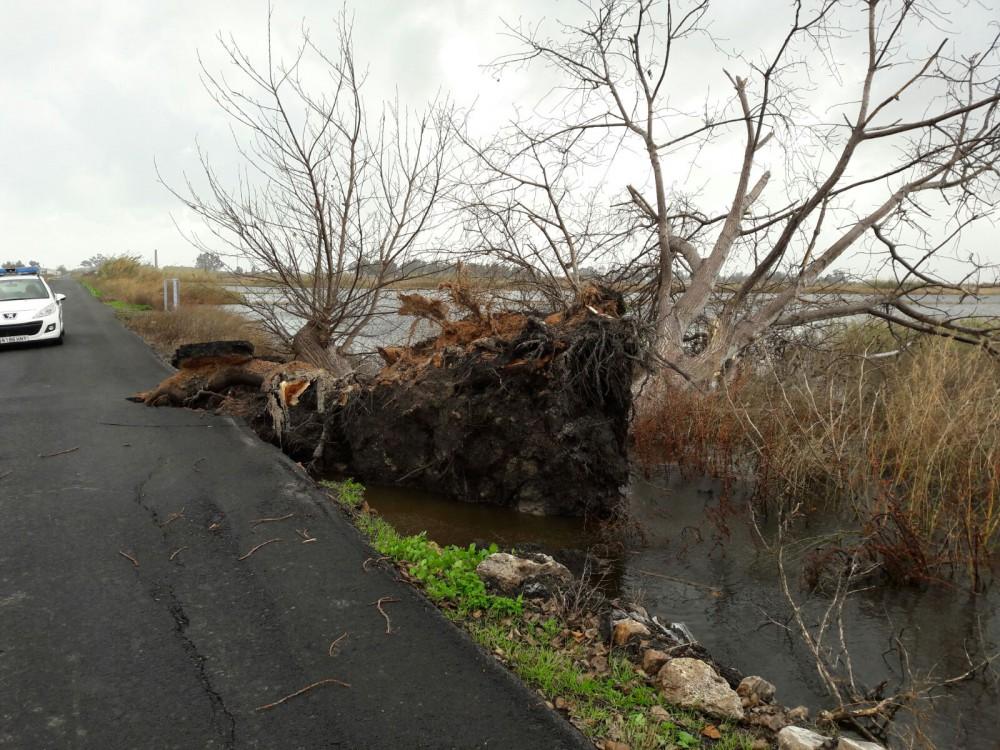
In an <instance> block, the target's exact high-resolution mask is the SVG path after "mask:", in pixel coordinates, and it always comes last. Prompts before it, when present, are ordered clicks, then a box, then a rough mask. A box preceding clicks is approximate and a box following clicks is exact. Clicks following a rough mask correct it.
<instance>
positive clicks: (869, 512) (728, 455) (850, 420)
mask: <svg viewBox="0 0 1000 750" xmlns="http://www.w3.org/2000/svg"><path fill="white" fill-rule="evenodd" d="M875 343H876V342H875V341H874V340H873V339H872V338H871V335H870V334H865V333H863V332H858V331H849V332H847V333H845V334H843V335H841V336H840V337H839V340H838V342H837V344H836V345H835V346H834V347H833V348H824V349H823V350H821V351H811V352H810V351H806V352H803V351H798V352H795V353H794V354H793V355H787V354H786V355H785V357H783V358H782V359H781V360H780V361H777V362H776V361H774V360H773V359H765V362H766V364H764V365H762V366H759V367H757V368H755V371H754V372H753V373H752V374H750V375H743V376H742V377H740V378H738V379H737V380H736V381H734V382H732V383H730V384H729V385H728V386H727V387H726V388H725V389H722V390H721V391H717V392H712V393H707V394H706V393H700V392H697V391H694V390H691V389H685V388H671V387H667V386H660V389H661V390H660V391H659V393H658V394H657V397H656V398H655V399H648V400H647V401H646V402H645V404H646V406H645V408H644V409H643V411H642V412H641V413H640V414H639V415H638V417H637V419H636V422H635V426H634V437H635V450H636V455H637V458H638V459H639V461H640V463H642V464H644V465H645V466H647V467H651V466H655V465H659V464H663V463H671V464H676V465H678V466H679V467H680V468H681V469H682V470H685V471H689V472H693V473H702V474H710V475H713V476H716V477H721V478H723V479H726V480H734V479H739V478H744V479H750V480H751V481H752V483H753V486H754V491H755V499H756V502H758V503H762V504H766V503H770V504H774V503H785V504H793V503H795V504H798V503H801V504H802V505H803V507H807V508H814V509H818V510H820V511H828V510H830V509H836V510H845V509H846V510H849V511H851V512H852V513H853V514H854V516H855V517H856V519H857V520H858V525H859V531H860V532H862V534H860V535H859V536H861V537H863V539H864V540H865V541H864V544H866V545H867V547H868V550H869V552H870V553H871V554H872V555H873V556H875V557H877V558H878V559H879V560H880V561H881V562H883V563H884V566H885V569H886V570H887V571H888V572H889V573H890V574H892V575H894V576H895V577H897V578H899V579H904V580H921V581H924V580H930V579H937V578H941V577H944V576H948V575H952V574H960V575H961V574H965V575H967V576H968V579H969V580H971V582H972V583H973V585H974V586H975V587H979V586H980V585H981V584H982V582H983V580H984V576H985V575H986V574H987V572H988V570H989V567H990V563H991V561H992V560H993V559H994V558H995V556H996V554H997V552H998V551H1000V367H998V363H997V361H996V359H995V358H994V357H992V356H991V355H990V354H988V353H987V352H985V351H983V350H980V349H976V348H972V347H968V346H963V345H961V344H957V343H954V342H952V341H949V340H946V339H940V338H926V339H922V340H919V341H911V342H909V344H908V345H907V346H906V347H905V348H904V349H903V350H902V351H901V353H900V354H899V355H898V356H896V357H890V358H877V359H872V358H870V357H868V356H867V352H868V351H871V350H872V349H873V348H878V347H877V346H875ZM803 501H805V502H803Z"/></svg>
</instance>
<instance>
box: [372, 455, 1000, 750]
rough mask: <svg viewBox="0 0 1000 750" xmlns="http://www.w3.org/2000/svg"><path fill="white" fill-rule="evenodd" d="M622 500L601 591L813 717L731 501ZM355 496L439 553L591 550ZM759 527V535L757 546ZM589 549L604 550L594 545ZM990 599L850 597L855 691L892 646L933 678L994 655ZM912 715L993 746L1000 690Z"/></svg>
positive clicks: (712, 489) (444, 512)
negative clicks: (768, 684)
mask: <svg viewBox="0 0 1000 750" xmlns="http://www.w3.org/2000/svg"><path fill="white" fill-rule="evenodd" d="M628 496H629V504H630V509H631V516H632V520H633V521H634V522H635V524H637V525H638V527H640V528H641V529H642V531H643V532H644V537H645V538H644V539H643V540H642V541H636V542H635V543H633V544H631V545H630V546H628V547H627V548H625V549H619V550H617V551H616V552H614V553H613V554H612V556H611V559H610V561H609V563H610V564H609V566H608V569H609V575H608V577H607V578H606V579H605V581H604V583H605V585H606V586H607V587H608V588H609V589H610V590H611V591H612V592H614V593H617V592H623V593H627V594H629V595H631V596H633V597H638V598H639V599H640V600H641V601H642V602H643V603H644V604H645V606H646V607H647V608H648V609H649V610H650V612H651V613H655V614H657V615H659V616H660V618H661V619H663V620H669V621H673V622H684V623H685V624H687V625H688V627H689V628H691V630H692V631H693V632H694V634H695V635H696V636H697V637H698V639H699V640H700V641H701V642H702V643H703V644H704V645H705V646H706V647H707V648H708V649H709V651H710V652H711V653H712V654H713V656H714V657H715V658H716V659H717V660H719V661H720V662H722V663H726V664H730V665H732V666H734V667H736V668H738V669H739V670H740V671H742V672H743V673H744V674H760V675H762V676H764V677H766V678H767V679H769V680H771V681H772V682H774V683H775V684H776V685H777V686H778V700H779V701H781V702H782V703H785V704H786V705H791V706H794V705H799V704H804V705H806V706H808V707H809V708H810V709H811V710H812V711H813V712H814V714H815V712H816V711H817V710H819V709H822V708H824V707H829V701H828V700H827V698H826V695H825V693H824V692H823V687H822V683H821V682H820V680H819V678H818V676H817V674H816V669H815V666H814V663H813V662H812V660H811V658H810V656H809V654H808V653H807V651H806V649H805V647H804V646H803V645H802V642H801V639H800V638H799V637H798V636H797V635H796V633H795V632H793V631H792V630H790V629H789V628H793V627H794V625H793V623H792V622H791V621H790V620H789V612H790V610H789V606H788V603H787V602H786V600H785V599H784V597H783V595H782V593H781V588H780V585H779V578H778V574H777V566H776V563H775V559H774V556H773V555H772V554H771V553H769V552H768V551H767V550H766V549H765V548H764V546H763V544H762V543H761V540H760V538H759V537H758V536H757V534H756V532H754V530H753V529H752V527H751V525H750V524H749V523H748V519H747V516H746V514H745V513H744V512H743V508H742V507H741V504H740V503H739V501H737V500H730V501H726V502H725V503H721V504H720V493H719V487H718V485H717V484H716V483H715V482H713V481H711V480H702V481H688V480H685V479H683V478H681V477H679V476H678V475H677V474H676V473H673V474H669V475H666V476H663V477H659V478H655V479H647V478H643V477H640V476H636V477H634V478H633V480H632V483H631V486H630V487H629V491H628ZM367 498H368V502H369V504H370V505H371V506H372V507H373V508H375V509H376V510H377V511H378V512H379V513H381V514H382V515H383V516H384V517H385V518H386V520H388V521H389V522H390V523H392V524H393V525H394V526H396V527H397V528H398V529H399V530H400V531H401V532H404V533H417V532H420V531H426V532H427V535H428V537H429V538H431V539H433V540H435V541H437V542H438V543H441V544H458V545H467V544H469V543H471V542H477V543H483V542H489V541H493V542H496V543H497V544H498V545H500V546H501V547H510V546H515V547H516V546H518V545H521V546H522V547H528V548H530V549H538V548H541V549H544V550H546V551H550V552H553V553H554V554H556V555H557V556H559V555H560V550H563V551H565V550H567V549H572V550H586V549H588V548H591V547H592V545H595V544H599V542H600V540H599V539H598V538H597V537H596V536H595V535H594V534H592V533H591V532H589V531H588V530H587V529H585V528H584V525H583V523H582V522H581V521H579V520H578V519H566V518H543V517H538V516H528V515H523V514H519V513H517V512H516V511H511V510H507V509H500V508H494V507H488V506H482V505H467V504H464V503H460V502H454V501H449V500H447V499H444V498H442V497H439V496H435V495H433V494H430V493H424V492H416V491H410V490H401V489H398V488H380V487H372V488H369V489H368V492H367ZM835 525H836V522H835V520H834V519H824V521H823V522H822V528H807V529H802V530H800V532H799V538H800V539H805V538H808V537H811V536H818V535H822V534H827V533H829V532H830V531H832V530H833V528H834V527H835ZM771 531H772V530H770V529H768V528H766V527H764V528H763V529H762V533H763V536H764V538H768V537H769V536H770V532H771ZM597 549H599V551H600V554H602V555H604V556H605V557H607V556H608V555H609V554H610V553H609V552H608V549H607V547H606V546H602V547H599V548H597ZM573 557H574V558H575V559H577V560H578V559H579V558H580V557H581V555H579V554H576V555H574V556H573ZM788 569H789V571H790V572H789V580H790V582H791V587H792V591H793V594H794V595H795V596H796V597H797V598H798V599H799V601H801V602H804V603H805V611H806V612H807V621H809V622H816V621H818V620H819V617H820V615H821V614H822V611H823V610H824V609H825V607H826V605H827V604H829V600H825V599H822V598H815V597H814V598H810V597H808V595H807V593H806V592H805V590H804V589H802V588H801V587H800V586H799V585H798V580H797V578H798V577H797V575H796V560H795V558H794V557H793V558H791V559H790V561H789V564H788ZM998 594H1000V590H998V589H997V587H995V586H994V587H993V588H992V589H991V590H989V591H987V592H986V593H985V594H980V595H971V594H969V593H967V592H965V591H962V590H960V589H959V588H957V587H936V588H928V589H914V588H880V589H876V590H871V591H866V592H862V593H860V594H856V595H854V596H852V597H851V598H850V599H849V600H848V603H847V605H846V606H845V609H844V626H845V633H846V638H847V642H848V645H849V650H850V653H851V656H852V660H853V668H854V670H855V675H856V678H857V680H858V683H859V684H863V685H867V686H873V685H877V684H878V683H879V682H881V681H882V680H889V683H890V685H892V684H894V683H895V681H897V680H898V679H899V676H900V674H901V661H900V656H901V654H900V651H899V649H898V648H896V647H895V646H894V642H895V639H896V638H898V640H899V642H900V643H902V644H903V645H904V646H905V648H906V651H907V653H908V658H909V669H910V670H911V671H912V673H913V674H915V675H918V676H921V677H925V676H927V675H928V674H932V675H933V676H936V677H937V678H938V679H944V678H948V677H952V676H954V675H957V674H960V673H962V672H964V671H965V670H966V669H967V668H968V662H967V660H966V656H965V653H966V652H965V649H966V648H969V649H970V650H973V651H974V650H976V649H979V648H981V645H982V644H983V642H984V641H985V642H986V643H987V644H991V645H992V647H993V649H994V650H995V649H996V648H1000V612H998V605H1000V595H998ZM921 713H922V714H923V715H924V720H923V721H922V724H921V729H922V730H923V731H924V732H926V733H927V734H928V735H929V736H930V737H931V738H932V739H933V740H934V741H935V743H936V745H937V747H938V748H941V749H943V748H968V749H969V750H997V748H1000V693H998V691H997V687H996V684H995V682H994V681H992V680H990V679H986V678H985V677H979V678H976V679H974V680H970V681H967V682H964V683H962V684H959V685H957V686H956V687H954V688H952V689H950V690H949V691H948V692H946V693H944V694H943V696H942V697H941V698H940V699H939V700H936V701H935V702H933V703H929V702H926V701H922V702H921ZM905 726H907V725H905V724H900V727H901V728H902V727H905ZM899 746H900V747H902V746H903V745H899ZM917 746H918V747H919V746H920V745H917Z"/></svg>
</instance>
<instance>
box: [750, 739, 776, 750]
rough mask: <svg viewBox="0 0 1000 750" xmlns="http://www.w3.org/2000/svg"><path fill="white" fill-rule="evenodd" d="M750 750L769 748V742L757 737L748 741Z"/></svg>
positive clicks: (767, 749) (769, 749)
mask: <svg viewBox="0 0 1000 750" xmlns="http://www.w3.org/2000/svg"><path fill="white" fill-rule="evenodd" d="M750 750H771V743H770V742H768V741H767V740H765V739H764V738H762V737H758V738H757V739H755V740H754V741H753V742H751V743H750Z"/></svg>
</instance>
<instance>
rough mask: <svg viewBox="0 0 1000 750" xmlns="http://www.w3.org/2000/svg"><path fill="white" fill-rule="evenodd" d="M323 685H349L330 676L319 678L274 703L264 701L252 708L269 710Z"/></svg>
mask: <svg viewBox="0 0 1000 750" xmlns="http://www.w3.org/2000/svg"><path fill="white" fill-rule="evenodd" d="M323 685H340V686H341V687H345V688H349V687H350V685H348V684H347V683H346V682H342V681H341V680H335V679H334V678H332V677H328V678H327V679H325V680H320V681H319V682H314V683H313V684H312V685H306V686H305V687H304V688H302V689H301V690H296V691H295V692H294V693H292V694H291V695H286V696H285V697H284V698H281V699H280V700H276V701H275V702H274V703H266V704H264V705H263V706H257V708H256V709H254V710H255V711H268V710H270V709H272V708H275V707H277V706H280V705H281V704H282V703H285V702H286V701H290V700H291V699H292V698H296V697H298V696H300V695H302V694H303V693H308V692H309V691H310V690H314V689H316V688H318V687H322V686H323Z"/></svg>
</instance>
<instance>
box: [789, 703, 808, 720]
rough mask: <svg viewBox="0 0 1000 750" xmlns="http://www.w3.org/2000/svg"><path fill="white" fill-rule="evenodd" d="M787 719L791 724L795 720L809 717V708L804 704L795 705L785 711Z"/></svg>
mask: <svg viewBox="0 0 1000 750" xmlns="http://www.w3.org/2000/svg"><path fill="white" fill-rule="evenodd" d="M786 714H787V716H788V720H789V721H791V722H792V723H793V724H794V723H795V722H797V721H805V720H806V719H808V718H809V709H808V708H806V707H805V706H796V707H795V708H790V709H788V711H786Z"/></svg>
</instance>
